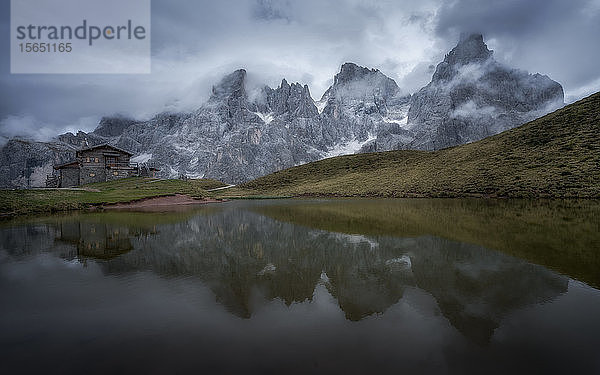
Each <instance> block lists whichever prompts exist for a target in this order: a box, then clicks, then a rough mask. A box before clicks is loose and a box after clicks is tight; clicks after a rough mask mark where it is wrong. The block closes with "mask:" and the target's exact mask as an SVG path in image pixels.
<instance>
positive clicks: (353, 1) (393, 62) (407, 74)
mask: <svg viewBox="0 0 600 375" xmlns="http://www.w3.org/2000/svg"><path fill="white" fill-rule="evenodd" d="M8 5H9V2H1V4H0V14H1V16H0V32H3V33H4V35H8V34H9V33H10V29H9V25H10V22H9V18H8V17H9V15H10V11H9V6H8ZM596 5H597V1H586V0H574V1H572V2H571V1H569V2H566V1H556V0H551V1H541V0H532V1H527V2H524V1H487V2H482V1H475V0H456V1H452V2H446V1H441V0H404V1H396V0H382V1H375V0H367V1H365V0H339V1H333V0H305V1H292V0H256V1H246V0H221V1H208V0H203V1H194V2H191V1H184V0H153V2H152V74H149V75H10V74H9V71H10V69H9V56H8V54H3V55H2V56H0V68H1V71H2V72H1V73H0V98H1V100H0V119H8V118H9V117H10V118H11V120H10V121H8V122H6V121H3V122H2V124H0V134H12V132H13V131H12V130H11V129H12V128H11V127H10V126H8V125H5V124H9V123H13V122H14V119H16V118H25V119H27V118H34V119H35V121H34V122H37V123H38V125H40V126H41V127H42V128H44V129H55V130H56V133H58V132H60V131H62V129H64V128H67V127H69V126H71V125H73V124H78V123H82V124H84V125H85V126H86V128H85V129H83V130H90V129H89V128H87V126H88V125H87V122H86V121H85V120H81V119H89V118H99V117H101V116H103V115H111V114H115V113H121V114H123V115H126V116H133V117H136V118H141V119H143V118H148V117H150V116H152V115H154V114H156V113H159V112H161V111H171V112H177V111H191V110H194V109H196V108H198V107H199V106H200V104H201V103H202V102H203V101H204V100H206V98H207V97H208V95H210V88H211V86H212V85H214V84H215V83H216V82H218V81H219V79H220V78H221V77H222V76H223V75H225V74H227V73H230V72H231V71H233V70H235V69H238V68H246V70H247V71H248V73H249V77H252V78H253V79H254V80H256V81H260V82H264V83H265V84H267V85H269V86H271V87H276V86H278V85H279V83H280V82H281V79H282V78H286V79H287V80H288V82H296V81H298V82H300V83H302V84H308V85H309V87H310V91H311V94H312V95H313V98H315V99H319V98H320V97H321V95H322V94H323V93H324V92H325V90H326V89H327V88H328V86H329V85H331V83H332V78H333V76H334V75H335V73H337V72H338V70H339V67H340V65H341V64H342V63H344V62H349V61H350V62H355V63H357V64H359V65H361V66H367V67H373V68H377V69H379V70H381V72H382V73H384V74H385V75H387V76H389V77H391V78H393V79H394V80H396V82H397V83H398V85H399V86H400V88H401V89H402V90H403V92H406V93H410V92H414V91H416V90H418V89H419V88H420V87H422V86H423V85H425V84H427V83H428V82H429V80H430V79H431V74H432V68H431V66H432V65H435V64H437V63H438V62H439V61H441V60H442V59H443V56H444V54H445V53H446V52H448V51H449V50H450V48H452V47H453V45H454V44H455V43H456V41H457V37H458V33H460V32H461V31H478V32H482V33H484V34H485V36H486V40H487V41H488V42H489V44H490V47H491V48H493V49H495V50H496V54H495V56H496V57H497V58H498V59H499V60H501V61H503V62H505V63H507V64H510V65H515V66H517V67H519V68H522V69H526V70H528V71H531V72H541V73H544V74H548V75H549V76H550V77H551V78H553V79H555V80H557V81H559V82H561V83H562V84H563V85H564V86H565V89H566V92H567V97H568V98H575V99H576V98H578V97H579V95H580V93H581V92H590V91H594V90H598V89H600V87H598V85H597V84H596V83H595V82H599V81H598V79H599V78H600V73H598V69H597V67H596V62H597V61H598V60H599V59H600V56H599V54H600V49H598V48H596V44H597V41H596V40H595V39H596V36H597V35H600V29H599V28H600V20H599V19H598V17H599V14H600V7H598V6H596ZM8 42H9V39H8V38H2V39H1V40H0V45H1V48H2V49H3V50H4V51H8ZM574 56H576V57H577V58H574ZM584 88H585V89H584ZM11 116H12V117H11ZM28 121H29V120H28ZM30 122H31V121H30ZM5 126H6V127H7V128H6V129H4V127H5ZM11 126H12V125H11ZM82 126H83V125H82ZM31 129H32V132H33V133H35V130H33V128H31Z"/></svg>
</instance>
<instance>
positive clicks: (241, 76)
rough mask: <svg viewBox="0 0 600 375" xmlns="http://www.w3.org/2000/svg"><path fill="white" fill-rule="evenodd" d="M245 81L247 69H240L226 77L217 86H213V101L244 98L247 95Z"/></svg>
mask: <svg viewBox="0 0 600 375" xmlns="http://www.w3.org/2000/svg"><path fill="white" fill-rule="evenodd" d="M245 80H246V70H245V69H238V70H236V71H234V72H233V73H231V74H228V75H226V76H225V77H223V79H221V81H220V82H219V83H218V84H217V85H216V86H213V88H212V95H211V100H222V99H225V98H230V97H240V96H243V95H244V94H245V91H244V82H245Z"/></svg>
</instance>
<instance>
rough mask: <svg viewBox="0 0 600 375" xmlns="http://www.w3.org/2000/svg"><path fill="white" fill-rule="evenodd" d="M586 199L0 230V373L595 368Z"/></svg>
mask: <svg viewBox="0 0 600 375" xmlns="http://www.w3.org/2000/svg"><path fill="white" fill-rule="evenodd" d="M599 233H600V202H597V201H526V200H477V199H412V200H411V199H396V200H385V199H369V200H367V199H365V200H361V199H339V200H264V201H232V202H226V203H220V204H207V205H201V206H195V207H188V208H181V209H178V210H171V211H165V212H132V211H107V212H88V213H85V212H78V213H72V214H62V215H54V216H47V217H32V218H25V219H23V218H20V219H15V220H12V221H5V222H2V223H0V353H1V354H0V373H3V374H15V373H60V374H66V373H85V374H96V373H97V374H106V373H144V374H166V373H202V374H220V373H223V374H254V373H277V374H280V373H289V374H296V373H297V374H305V373H327V374H331V373H344V374H355V373H356V374H373V373H416V374H424V373H425V374H427V373H433V374H471V373H472V374H509V373H510V374H538V373H539V374H551V373H571V374H592V373H596V374H597V373H600V355H599V353H598V348H600V291H599V290H598V288H599V287H600V234H599Z"/></svg>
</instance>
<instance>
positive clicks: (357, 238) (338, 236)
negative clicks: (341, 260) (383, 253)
mask: <svg viewBox="0 0 600 375" xmlns="http://www.w3.org/2000/svg"><path fill="white" fill-rule="evenodd" d="M329 236H330V237H331V238H333V239H335V240H336V241H338V242H342V243H345V244H350V245H361V244H368V245H369V246H370V247H371V249H376V248H378V247H379V243H378V242H377V240H374V239H372V238H368V237H365V236H363V235H360V234H346V233H329Z"/></svg>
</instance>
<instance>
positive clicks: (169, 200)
mask: <svg viewBox="0 0 600 375" xmlns="http://www.w3.org/2000/svg"><path fill="white" fill-rule="evenodd" d="M216 202H222V201H220V200H216V199H194V198H191V197H188V196H187V195H183V194H176V195H171V196H168V197H157V198H148V199H142V200H138V201H134V202H129V203H117V204H110V205H105V206H104V209H107V210H110V209H123V208H167V207H169V206H189V205H195V204H205V203H216Z"/></svg>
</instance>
